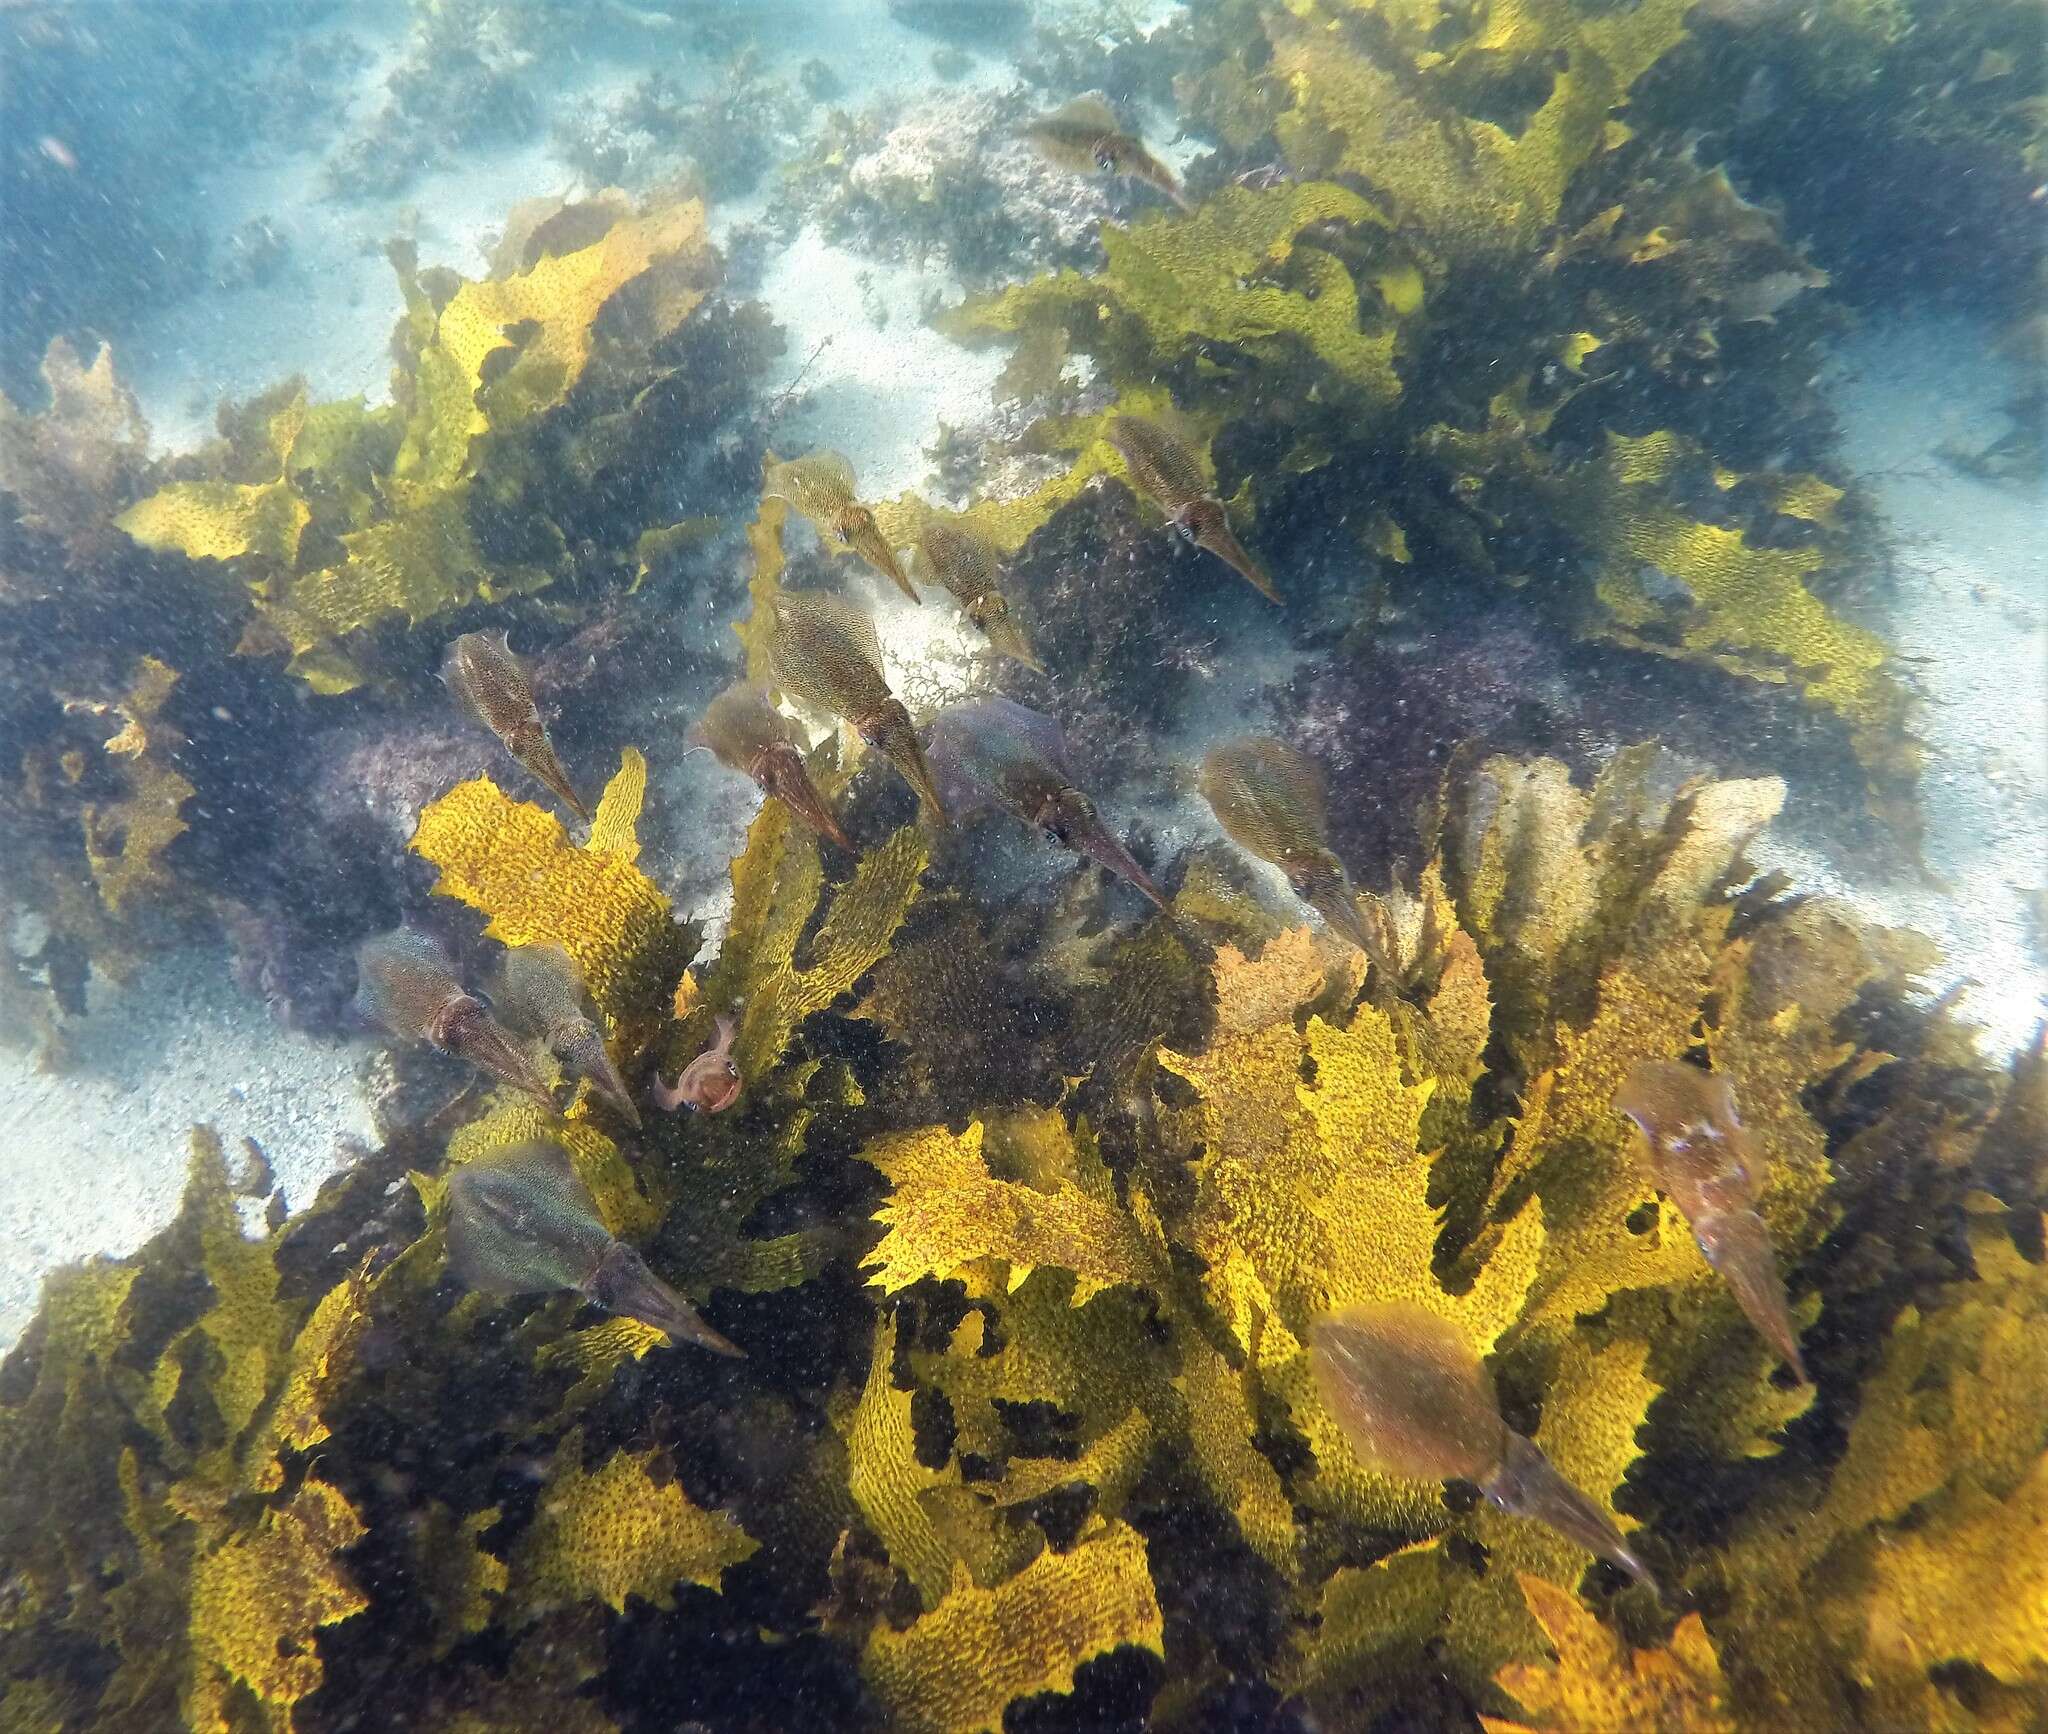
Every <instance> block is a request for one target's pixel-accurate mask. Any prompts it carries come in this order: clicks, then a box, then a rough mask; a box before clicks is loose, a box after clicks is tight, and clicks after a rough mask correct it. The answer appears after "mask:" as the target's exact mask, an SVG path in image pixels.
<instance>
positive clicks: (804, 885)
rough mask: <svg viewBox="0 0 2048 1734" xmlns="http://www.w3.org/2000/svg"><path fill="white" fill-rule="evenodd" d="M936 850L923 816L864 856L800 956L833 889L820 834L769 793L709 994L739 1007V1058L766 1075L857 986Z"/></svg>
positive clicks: (739, 875)
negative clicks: (809, 1022)
mask: <svg viewBox="0 0 2048 1734" xmlns="http://www.w3.org/2000/svg"><path fill="white" fill-rule="evenodd" d="M929 859H930V851H929V848H928V846H927V845H926V842H925V840H924V837H923V834H922V833H921V832H920V831H919V829H918V828H917V827H916V826H915V825H906V826H904V827H903V828H902V829H901V830H900V831H898V832H897V833H896V834H895V835H894V836H892V837H891V838H889V840H888V841H887V842H885V843H884V844H883V845H882V846H881V847H880V848H879V849H871V850H869V851H868V852H867V853H866V854H865V855H863V856H862V857H861V861H860V865H859V866H858V867H857V868H856V869H855V870H854V875H853V878H852V879H851V880H850V881H848V882H847V883H846V884H845V885H842V886H840V887H839V888H838V889H837V890H836V891H834V892H833V893H832V895H831V906H830V907H829V909H827V911H826V913H825V918H824V920H823V921H822V922H821V923H820V924H819V925H818V928H817V931H816V932H815V933H813V934H812V935H811V940H810V943H809V945H808V946H805V947H804V948H803V949H802V954H801V957H800V956H799V949H798V944H797V942H798V940H799V939H800V938H801V937H802V936H803V934H804V932H805V930H806V928H807V927H809V925H810V923H811V918H812V916H813V914H814V913H815V912H816V910H817V908H818V905H819V903H820V902H821V901H822V900H823V899H824V897H825V893H826V886H825V874H824V869H823V867H822V866H821V865H820V862H819V859H818V843H817V838H816V837H815V836H814V835H813V834H812V832H811V831H810V830H809V829H808V828H807V827H806V826H805V825H804V824H803V822H802V821H801V820H799V819H798V818H796V817H795V815H794V814H793V813H792V812H791V811H790V809H789V808H788V807H787V806H786V805H785V804H784V803H783V802H781V801H768V802H765V803H764V804H763V805H762V807H761V810H760V812H759V813H757V814H756V815H755V817H754V822H753V824H752V825H751V826H749V827H748V830H747V846H746V849H745V851H744V852H743V853H742V854H741V855H740V857H739V859H738V860H736V861H734V862H733V864H732V891H733V906H732V916H731V919H730V921H729V922H728V924H727V927H726V936H725V943H724V945H723V946H722V947H721V948H720V951H719V954H718V962H717V964H716V965H715V966H714V967H713V969H712V971H711V973H710V976H709V978H708V979H707V981H706V982H705V989H704V991H705V997H706V1001H707V1003H709V1004H711V1005H714V1006H718V1007H728V1006H731V1007H739V1008H742V1009H741V1015H740V1033H739V1037H738V1040H737V1041H736V1042H735V1043H734V1046H733V1062H734V1064H736V1065H737V1066H738V1067H739V1069H740V1076H741V1077H743V1078H745V1079H747V1080H749V1081H750V1082H761V1083H765V1081H766V1080H767V1079H768V1077H769V1075H770V1074H771V1073H772V1072H773V1071H774V1069H775V1067H776V1065H777V1063H778V1062H779V1061H780V1060H781V1059H782V1057H783V1054H784V1052H785V1051H786V1050H787V1048H788V1047H789V1043H790V1039H791V1037H792V1036H793V1035H794V1034H795V1032H796V1027H797V1025H798V1024H800V1023H802V1022H803V1020H804V1019H805V1018H807V1017H809V1016H810V1015H811V1014H812V1013H813V1012H821V1011H824V1010H825V1009H826V1008H827V1007H829V1006H831V1005H832V1004H833V1002H834V1001H836V1000H837V999H838V998H839V997H840V996H841V995H842V994H844V993H847V992H849V991H850V990H851V989H852V988H853V986H854V984H855V983H856V982H858V981H859V980H860V978H861V977H862V976H864V975H865V974H867V972H868V971H869V970H870V969H872V968H874V966H875V964H876V963H877V962H879V961H880V960H881V958H882V957H883V956H884V955H885V954H886V953H887V952H888V950H889V946H890V942H891V941H892V940H893V939H894V938H895V936H896V930H897V929H898V928H899V927H901V926H902V925H903V918H904V916H905V915H906V914H908V913H909V910H910V906H911V904H912V903H913V902H914V901H915V900H916V898H917V894H918V885H919V882H920V880H921V879H922V877H923V875H924V869H925V864H926V862H927V861H928V860H929Z"/></svg>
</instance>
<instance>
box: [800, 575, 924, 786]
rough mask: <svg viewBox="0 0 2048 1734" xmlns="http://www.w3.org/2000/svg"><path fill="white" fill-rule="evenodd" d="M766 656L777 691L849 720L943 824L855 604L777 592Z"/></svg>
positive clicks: (903, 714)
mask: <svg viewBox="0 0 2048 1734" xmlns="http://www.w3.org/2000/svg"><path fill="white" fill-rule="evenodd" d="M768 663H769V667H770V668H771V669H772V670H773V671H774V675H775V679H776V680H777V682H779V683H780V684H781V686H782V687H783V689H784V690H785V691H787V692H790V693H793V694H794V695H795V696H796V697H797V698H799V699H801V700H802V701H803V702H804V703H805V704H808V705H811V706H813V707H815V708H816V709H818V710H823V711H829V712H830V713H831V714H832V715H834V716H836V717H840V718H843V719H844V720H845V721H846V722H848V723H850V724H851V725H852V726H853V729H854V732H855V733H856V734H858V735H859V736H860V738H861V739H862V740H864V741H866V742H867V743H868V745H869V746H871V747H874V748H875V749H876V750H877V751H879V752H881V753H882V754H883V755H884V756H885V757H886V758H887V759H888V760H889V762H890V763H891V764H892V765H894V766H895V767H896V769H897V770H898V772H900V773H901V775H902V777H903V780H904V781H905V782H906V783H908V784H909V785H910V786H911V788H912V789H913V790H914V791H915V792H916V794H917V798H918V799H919V800H920V801H922V802H923V803H924V804H925V806H926V807H927V808H928V809H929V810H930V811H931V813H932V815H933V817H934V818H936V819H937V820H938V822H939V823H940V824H942V825H943V824H945V823H947V819H946V808H945V804H944V803H943V802H942V801H941V800H940V799H939V791H938V789H937V787H936V786H935V785H934V784H933V782H932V775H931V771H930V769H929V768H928V767H927V766H926V764H925V760H924V748H922V747H921V746H919V745H918V741H917V733H916V731H915V730H914V729H912V727H911V726H910V713H909V712H908V711H906V710H905V709H904V708H903V705H902V703H901V702H900V701H899V700H898V699H897V698H896V696H895V694H893V693H892V692H890V690H889V683H888V682H887V681H886V680H884V679H883V678H882V645H881V640H880V639H878V638H877V637H876V636H875V623H874V621H873V620H872V619H871V618H869V616H868V615H867V614H866V613H865V612H864V611H863V610H861V609H859V608H856V607H854V606H853V604H852V603H850V602H847V601H846V600H844V599H843V598H841V597H838V596H830V595H827V594H825V593H824V592H822V591H817V590H788V591H784V592H782V593H781V594H780V595H778V596H777V597H776V598H775V620H774V624H773V627H772V628H771V630H770V633H769V638H768Z"/></svg>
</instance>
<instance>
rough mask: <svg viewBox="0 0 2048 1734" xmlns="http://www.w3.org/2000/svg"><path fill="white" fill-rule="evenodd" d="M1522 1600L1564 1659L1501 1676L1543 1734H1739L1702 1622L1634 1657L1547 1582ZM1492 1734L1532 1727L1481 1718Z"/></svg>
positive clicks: (1516, 1733)
mask: <svg viewBox="0 0 2048 1734" xmlns="http://www.w3.org/2000/svg"><path fill="white" fill-rule="evenodd" d="M1522 1594H1523V1595H1524V1596H1525V1597H1526V1598H1527V1599H1528V1603H1529V1611H1530V1613H1532V1614H1534V1615H1535V1616H1536V1621H1537V1623H1538V1624H1539V1625H1541V1626H1542V1627H1543V1635H1544V1637H1545V1638H1547V1639H1548V1640H1549V1642H1550V1646H1551V1648H1552V1649H1554V1650H1555V1651H1556V1652H1557V1662H1556V1665H1555V1666H1554V1667H1536V1666H1530V1665H1528V1664H1526V1663H1517V1664H1516V1665H1514V1666H1512V1667H1508V1668H1504V1669H1502V1670H1501V1676H1500V1684H1501V1687H1502V1689H1503V1690H1504V1691H1506V1692H1507V1693H1509V1694H1510V1695H1511V1696H1512V1697H1514V1698H1516V1699H1517V1700H1518V1701H1519V1702H1520V1703H1521V1704H1522V1705H1523V1706H1524V1710H1525V1713H1527V1714H1528V1715H1530V1716H1531V1718H1532V1722H1531V1724H1529V1725H1527V1726H1533V1727H1537V1728H1580V1727H1590V1726H1592V1725H1594V1724H1597V1723H1601V1722H1614V1723H1616V1724H1617V1725H1619V1726H1622V1727H1629V1728H1638V1727H1647V1728H1683V1729H1686V1730H1687V1731H1688V1734H1732V1730H1733V1729H1734V1727H1735V1724H1734V1722H1733V1721H1732V1720H1731V1719H1730V1718H1729V1717H1728V1715H1727V1713H1726V1711H1725V1709H1724V1707H1723V1705H1724V1697H1725V1692H1726V1687H1725V1686H1724V1684H1723V1682H1722V1679H1721V1664H1720V1658H1719V1657H1717V1656H1716V1655H1715V1654H1714V1645H1713V1642H1712V1640H1711V1639H1709V1638H1708V1636H1707V1631H1706V1627H1705V1625H1704V1624H1702V1622H1701V1620H1700V1616H1699V1615H1698V1614H1687V1615H1686V1616H1685V1618H1684V1619H1682V1620H1680V1621H1679V1622H1678V1626H1677V1628H1676V1629H1675V1630H1674V1631H1673V1632H1672V1634H1671V1641H1670V1643H1669V1644H1668V1645H1666V1646H1664V1647H1663V1648H1661V1649H1655V1650H1638V1651H1631V1650H1630V1648H1629V1646H1628V1644H1627V1642H1626V1640H1624V1639H1621V1638H1618V1637H1616V1636H1615V1635H1614V1633H1612V1632H1610V1631H1608V1630H1607V1629H1606V1628H1605V1627H1604V1626H1602V1625H1601V1624H1600V1623H1599V1621H1597V1620H1595V1619H1594V1618H1593V1616H1592V1615H1591V1614H1589V1613H1587V1612H1586V1610H1585V1609H1584V1608H1582V1607H1581V1606H1580V1605H1579V1604H1578V1603H1577V1602H1576V1601H1575V1600H1573V1598H1572V1597H1570V1596H1568V1595H1566V1594H1565V1593H1564V1592H1563V1591H1561V1590H1559V1589H1558V1588H1557V1587H1556V1586H1555V1585H1554V1584H1547V1583H1545V1582H1544V1581H1543V1580H1542V1579H1541V1578H1533V1577H1532V1578H1525V1579H1524V1580H1523V1581H1522ZM1479 1720H1480V1726H1481V1727H1483V1728H1485V1729H1486V1730H1487V1734H1525V1724H1523V1723H1521V1722H1511V1721H1508V1720H1506V1719H1505V1718H1503V1717H1499V1716H1482V1717H1481V1718H1480V1719H1479Z"/></svg>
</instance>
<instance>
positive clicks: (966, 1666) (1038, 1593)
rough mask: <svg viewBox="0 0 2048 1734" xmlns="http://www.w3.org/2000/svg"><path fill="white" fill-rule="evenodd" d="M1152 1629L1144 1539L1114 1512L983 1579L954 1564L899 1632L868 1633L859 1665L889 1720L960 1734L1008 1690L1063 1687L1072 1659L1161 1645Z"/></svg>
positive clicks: (1157, 1629)
mask: <svg viewBox="0 0 2048 1734" xmlns="http://www.w3.org/2000/svg"><path fill="white" fill-rule="evenodd" d="M1161 1630H1162V1625H1161V1618H1160V1612H1159V1604H1158V1601H1157V1599H1156V1598H1155V1597H1154V1595H1153V1592H1152V1580H1151V1576H1150V1574H1149V1572H1148V1571H1147V1569H1146V1557H1145V1541H1144V1538H1143V1537H1142V1536H1141V1535H1139V1534H1138V1532H1137V1531H1136V1530H1134V1529H1132V1528H1130V1527H1129V1526H1128V1525H1125V1524H1121V1523H1115V1524H1108V1525H1105V1526H1103V1527H1102V1528H1101V1529H1100V1531H1099V1532H1097V1533H1095V1534H1093V1535H1087V1536H1084V1537H1082V1538H1081V1539H1080V1540H1079V1541H1078V1542H1076V1543H1075V1545H1074V1546H1073V1547H1072V1548H1071V1549H1070V1550H1068V1551H1067V1552H1065V1553H1045V1554H1041V1555H1039V1557H1038V1558H1037V1559H1036V1560H1034V1561H1033V1562H1032V1563H1031V1564H1030V1565H1028V1566H1026V1567H1025V1568H1024V1569H1023V1570H1022V1571H1020V1572H1019V1573H1018V1574H1017V1575H1016V1576H1015V1577H1013V1578H1011V1579H1009V1580H1008V1581H1006V1582H1004V1583H1002V1584H1000V1585H998V1586H997V1587H996V1588H994V1589H989V1590H982V1589H977V1588H976V1587H975V1586H974V1585H973V1584H972V1583H971V1582H969V1581H967V1579H966V1576H965V1573H964V1572H962V1573H960V1574H957V1575H956V1577H955V1579H954V1582H953V1585H952V1588H951V1590H950V1591H949V1592H948V1594H947V1595H946V1597H945V1599H944V1600H943V1601H941V1602H940V1603H939V1605H938V1606H937V1607H935V1608H934V1609H933V1610H932V1611H931V1612H930V1613H928V1614H926V1615H925V1616H924V1618H923V1619H921V1620H919V1621H918V1622H917V1623H916V1624H914V1625H913V1626H911V1627H910V1628H909V1629H908V1630H907V1631H903V1632H888V1631H880V1632H877V1633H876V1634H875V1635H874V1636H873V1637H872V1638H870V1639H869V1640H868V1647H867V1652H866V1655H865V1657H864V1658H863V1667H864V1670H865V1672H866V1674H867V1677H868V1682H869V1684H870V1685H871V1686H872V1688H873V1689H874V1693H875V1696H876V1697H877V1698H878V1699H879V1700H880V1701H881V1703H882V1705H883V1707H884V1708H885V1709H886V1710H887V1711H888V1713H889V1716H890V1721H891V1726H893V1727H897V1728H903V1729H906V1730H918V1731H919V1734H970V1731H972V1730H974V1729H979V1728H984V1727H988V1726H990V1725H992V1724H995V1723H999V1722H1000V1721H1001V1720H1002V1714H1003V1711H1004V1709H1005V1708H1006V1707H1007V1706H1009V1705H1010V1704H1012V1703H1014V1702H1016V1700H1017V1699H1019V1698H1022V1697H1027V1696H1029V1695H1031V1694H1033V1693H1037V1692H1063V1691H1067V1690H1069V1689H1070V1688H1071V1687H1072V1685H1073V1682H1074V1670H1075V1669H1076V1668H1077V1667H1078V1666H1080V1664H1081V1663H1083V1662H1085V1661H1087V1660H1088V1659H1089V1658H1091V1657H1093V1656H1096V1655H1099V1654H1101V1653H1102V1652H1103V1651H1105V1650H1111V1649H1115V1648H1116V1647H1117V1646H1119V1645H1122V1644H1134V1645H1138V1646H1140V1647H1142V1648H1145V1649H1149V1650H1152V1651H1154V1652H1155V1653H1157V1652H1161V1651H1162V1645H1161V1641H1160V1640H1161Z"/></svg>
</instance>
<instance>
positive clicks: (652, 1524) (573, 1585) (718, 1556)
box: [509, 1428, 760, 1620]
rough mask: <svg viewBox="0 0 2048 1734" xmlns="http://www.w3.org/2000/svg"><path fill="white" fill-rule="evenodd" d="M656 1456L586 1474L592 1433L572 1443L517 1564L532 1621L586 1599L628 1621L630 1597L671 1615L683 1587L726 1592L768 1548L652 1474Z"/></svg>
mask: <svg viewBox="0 0 2048 1734" xmlns="http://www.w3.org/2000/svg"><path fill="white" fill-rule="evenodd" d="M655 1455H656V1454H655V1453H654V1452H652V1451H645V1452H639V1453H635V1452H630V1451H614V1452H613V1453H612V1454H611V1455H610V1456H609V1457H607V1458H606V1459H605V1460H604V1462H603V1463H601V1464H600V1465H599V1466H598V1467H597V1468H596V1469H586V1468H585V1467H584V1464H583V1433H582V1429H580V1428H577V1429H575V1430H573V1431H571V1432H570V1433H568V1434H567V1435H565V1436H564V1437H563V1439H562V1442H561V1443H560V1444H559V1445H558V1446H557V1447H556V1448H555V1464H554V1468H553V1469H552V1470H551V1471H550V1472H549V1475H548V1479H547V1485H546V1486H545V1487H543V1488H542V1489H541V1494H540V1504H539V1506H538V1508H537V1509H536V1510H535V1512H534V1519H533V1526H532V1528H530V1529H529V1530H527V1532H526V1533H525V1535H523V1536H522V1537H521V1538H520V1541H519V1545H518V1548H517V1550H516V1552H515V1553H514V1555H513V1558H512V1586H511V1589H510V1591H509V1593H510V1595H511V1596H512V1598H513V1599H514V1601H515V1602H517V1604H518V1606H519V1609H520V1614H521V1617H522V1619H524V1620H532V1619H536V1618H538V1617H540V1616H541V1615H542V1614H545V1613H546V1612H548V1611H549V1610H550V1609H551V1608H554V1607H556V1606H559V1605H561V1604H563V1603H565V1602H573V1601H578V1600H581V1599H583V1598H584V1597H594V1598H595V1599H597V1600H599V1601H602V1602H604V1603H605V1604H606V1605H607V1606H609V1607H610V1608H611V1610H612V1611H613V1612H614V1613H620V1614H622V1613H624V1612H625V1611H626V1598H627V1597H628V1596H638V1597H640V1599H641V1600H643V1601H647V1602H651V1603H653V1605H654V1606H656V1607H658V1608H671V1607H674V1606H675V1590H676V1586H677V1585H678V1584H679V1583H682V1582H685V1581H688V1582H690V1583H693V1584H698V1585H701V1586H702V1587H703V1588H705V1589H709V1590H716V1589H719V1588H721V1587H722V1585H723V1582H724V1578H725V1573H726V1570H727V1568H728V1567H731V1566H735V1565H738V1564H739V1563H740V1562H741V1561H742V1560H746V1559H751V1558H752V1557H753V1555H754V1553H755V1552H756V1551H757V1549H758V1548H759V1546H760V1544H759V1543H758V1542H756V1541H755V1540H754V1539H753V1537H752V1536H750V1535H748V1534H747V1532H746V1531H745V1530H743V1529H742V1528H740V1526H739V1525H738V1523H736V1522H735V1521H734V1520H733V1519H732V1518H731V1517H730V1516H728V1515H727V1514H726V1513H725V1512H722V1511H702V1510H699V1509H698V1507H696V1506H695V1505H692V1504H691V1503H690V1500H689V1496H688V1495H687V1494H685V1493H684V1491H683V1488H682V1483H681V1482H680V1481H678V1480H677V1479H676V1478H675V1476H674V1474H673V1473H667V1474H665V1475H664V1476H663V1477H662V1478H661V1479H660V1480H656V1479H655V1477H654V1476H653V1475H652V1474H650V1473H649V1467H650V1465H651V1464H652V1463H653V1461H654V1458H655Z"/></svg>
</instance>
